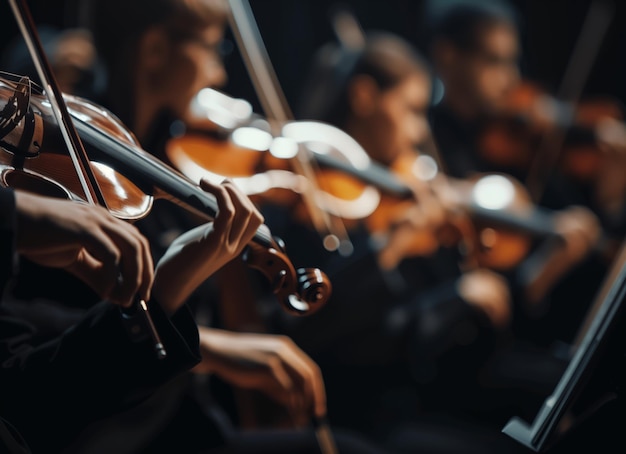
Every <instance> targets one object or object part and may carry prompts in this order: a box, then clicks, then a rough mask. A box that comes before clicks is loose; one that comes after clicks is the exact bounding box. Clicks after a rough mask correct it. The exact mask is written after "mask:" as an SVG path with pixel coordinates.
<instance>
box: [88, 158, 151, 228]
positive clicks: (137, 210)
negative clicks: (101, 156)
mask: <svg viewBox="0 0 626 454" xmlns="http://www.w3.org/2000/svg"><path fill="white" fill-rule="evenodd" d="M91 165H92V166H94V167H96V169H98V171H99V172H100V173H102V174H103V175H104V176H105V177H106V181H107V182H117V184H115V185H111V189H112V190H113V192H114V193H115V195H116V196H117V198H118V199H119V200H129V199H130V198H131V195H130V194H128V192H127V191H126V187H127V185H126V184H124V182H122V181H120V179H121V178H122V176H121V175H120V174H119V173H118V172H116V171H115V170H114V169H113V168H112V167H109V166H107V165H105V164H102V163H100V162H95V161H92V162H91ZM151 207H152V198H145V199H144V200H143V203H142V204H141V206H139V207H135V206H133V205H130V206H129V207H128V208H127V209H126V215H127V216H129V217H130V218H131V219H133V218H136V219H139V218H140V217H142V216H143V214H144V213H146V212H147V211H149V210H150V208H151Z"/></svg>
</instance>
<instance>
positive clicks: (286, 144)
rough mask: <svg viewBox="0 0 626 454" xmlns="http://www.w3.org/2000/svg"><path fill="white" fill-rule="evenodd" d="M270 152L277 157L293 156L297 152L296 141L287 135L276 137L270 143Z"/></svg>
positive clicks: (286, 157)
mask: <svg viewBox="0 0 626 454" xmlns="http://www.w3.org/2000/svg"><path fill="white" fill-rule="evenodd" d="M270 153H272V156H275V157H277V158H279V159H291V158H295V157H296V155H297V154H298V143H297V142H296V141H295V140H293V139H289V138H287V137H276V138H275V139H274V140H273V141H272V144H271V145H270Z"/></svg>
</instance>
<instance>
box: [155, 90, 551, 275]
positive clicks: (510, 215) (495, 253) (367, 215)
mask: <svg viewBox="0 0 626 454" xmlns="http://www.w3.org/2000/svg"><path fill="white" fill-rule="evenodd" d="M203 93H204V94H205V96H204V99H205V102H204V103H203V105H202V106H200V104H199V102H198V98H200V97H202V95H201V94H198V96H197V97H196V100H195V101H194V107H193V108H192V112H195V114H196V115H197V116H198V121H197V122H194V123H193V124H194V125H198V124H201V125H203V126H204V128H198V127H193V128H189V129H188V130H187V131H186V132H185V134H183V135H181V136H179V137H173V138H171V139H170V140H169V141H168V143H167V145H166V155H167V157H168V159H169V160H171V161H172V163H173V165H174V166H175V167H176V168H177V169H178V170H179V171H181V172H182V173H183V174H185V175H187V176H188V177H191V178H193V179H198V178H201V177H212V176H213V175H214V173H216V172H217V171H218V170H219V173H223V174H225V175H227V176H229V177H231V178H232V179H233V180H234V181H235V183H237V184H238V185H239V186H240V188H242V189H243V190H244V192H246V193H247V194H248V195H251V196H253V197H254V196H261V197H262V199H261V200H263V201H265V202H269V203H278V204H284V203H287V204H289V205H290V206H294V210H293V214H294V217H295V218H296V220H300V221H301V222H305V223H306V222H308V218H307V212H306V210H305V209H304V208H303V207H302V205H301V204H300V205H296V203H297V197H298V194H299V193H300V192H301V191H302V189H301V188H302V186H303V185H306V184H307V180H306V179H305V178H303V177H301V176H299V175H297V174H295V173H293V172H292V171H291V170H290V169H289V166H288V163H287V161H286V160H285V159H283V158H281V156H289V153H284V152H283V154H281V153H280V152H281V151H282V150H274V151H273V152H272V150H271V149H272V147H273V145H272V144H273V143H274V141H275V140H276V139H279V140H277V142H279V141H283V145H284V144H285V143H289V142H295V143H296V145H297V146H302V147H305V148H307V149H308V150H309V151H310V152H311V153H310V156H311V157H312V158H313V159H314V160H315V165H316V167H317V171H316V172H315V178H316V180H317V181H316V185H315V186H316V188H317V192H316V197H315V199H316V202H317V203H318V206H319V207H320V208H321V209H322V210H324V211H326V212H327V213H329V214H330V215H332V216H336V217H339V218H341V219H342V221H343V222H344V224H345V225H346V227H347V228H348V229H349V230H350V229H351V228H353V227H355V226H356V225H357V224H358V223H361V222H363V223H365V225H366V226H367V228H368V231H369V232H370V233H371V234H372V235H373V236H374V237H376V238H378V239H379V240H380V242H381V245H382V244H383V243H384V241H385V240H384V238H385V236H386V235H387V234H388V233H389V232H390V229H392V228H393V226H392V221H393V219H396V218H397V217H398V213H402V212H403V211H406V210H407V209H410V207H412V206H414V205H415V204H416V203H419V200H418V199H417V198H416V193H415V191H414V190H413V189H412V188H411V185H412V182H415V181H416V179H418V178H421V177H419V176H418V175H422V176H423V175H424V170H421V171H419V170H418V167H420V166H422V165H423V164H424V162H425V159H423V158H426V156H422V158H418V156H417V155H415V156H412V157H410V156H409V157H404V158H403V159H399V160H397V161H396V162H395V163H394V166H393V167H392V168H386V167H383V166H381V165H379V164H377V163H375V162H373V161H372V160H371V159H370V158H369V155H368V154H367V153H366V152H365V150H364V149H363V148H362V147H361V146H360V145H359V144H358V143H357V142H356V141H355V140H354V139H353V138H352V137H350V136H349V135H348V134H346V133H345V132H343V131H341V130H339V129H338V128H336V127H334V126H331V125H328V124H325V123H320V122H314V121H292V122H288V123H287V124H285V125H283V127H282V128H281V130H280V135H279V136H278V137H273V136H272V135H271V134H270V133H269V132H267V131H265V130H264V129H263V127H257V126H251V124H252V123H254V121H256V122H257V124H258V121H259V118H261V117H256V119H255V120H251V119H252V118H253V116H251V115H248V116H247V117H246V119H243V118H241V117H240V121H237V122H235V121H231V120H228V121H224V122H223V123H222V124H216V123H215V122H214V121H213V120H212V119H215V118H218V117H219V118H228V115H227V114H226V113H224V106H232V105H234V103H235V100H232V98H229V99H230V100H227V99H228V98H226V99H225V98H224V97H227V95H224V94H223V93H219V92H216V91H215V90H212V89H205V90H204V91H203ZM216 100H217V101H216ZM220 100H221V101H220ZM218 101H219V102H218ZM226 110H228V109H226ZM241 110H242V111H247V112H250V111H251V110H250V109H241ZM220 111H221V112H222V113H221V114H219V115H218V114H216V113H215V112H220ZM230 116H231V117H232V116H233V115H232V114H231V115H230ZM234 124H238V125H240V126H238V127H234V128H232V127H229V126H228V125H234ZM261 124H262V123H261ZM253 139H256V140H253ZM427 165H430V166H431V170H430V171H426V173H429V172H430V173H431V176H430V177H429V178H433V177H434V175H435V174H437V172H438V169H437V168H436V163H435V161H434V160H432V159H431V160H430V162H429V163H428V164H427ZM433 166H434V167H433ZM433 172H434V173H433ZM448 180H449V181H451V182H452V181H453V180H451V179H449V178H448ZM277 189H280V190H281V191H282V192H281V193H280V194H279V193H278V192H277ZM285 189H286V190H287V191H284V190H285ZM450 189H451V192H448V194H449V195H450V194H451V196H449V197H451V199H453V200H452V201H451V202H450V203H451V205H454V206H455V207H456V208H455V211H456V213H455V215H454V216H453V218H454V220H453V222H450V223H446V225H445V226H443V227H442V228H441V229H438V230H437V231H436V232H435V233H434V234H433V232H427V231H423V232H421V233H420V234H418V235H416V236H415V238H413V240H412V241H411V244H410V245H409V246H407V247H408V250H407V254H409V255H412V254H418V253H420V254H421V253H424V251H433V250H434V249H436V248H437V247H438V246H439V245H440V244H444V245H446V246H453V245H457V244H460V243H462V244H463V247H464V248H465V249H466V250H468V252H469V251H470V250H471V251H473V255H474V256H475V257H474V260H476V261H477V263H478V264H480V265H481V266H485V267H488V268H491V269H494V270H508V269H511V268H512V267H514V266H515V265H516V264H518V263H519V262H520V261H521V260H522V259H523V258H524V257H525V256H526V254H527V253H528V251H529V249H530V247H531V244H532V241H533V239H535V238H538V237H541V238H547V237H552V236H558V235H557V234H556V233H555V229H554V219H553V214H554V213H552V212H550V211H549V210H543V209H540V208H538V207H537V206H535V205H533V204H532V202H531V200H530V196H529V194H528V192H527V191H526V190H525V188H524V186H523V185H522V184H521V183H520V182H519V181H517V180H516V179H514V178H513V177H510V176H509V175H505V174H493V175H478V176H476V177H475V178H473V179H471V180H467V181H462V180H459V181H454V182H453V184H452V185H451V186H450ZM288 194H290V195H288ZM493 194H499V195H500V196H501V198H500V200H499V201H494V198H493ZM494 204H495V205H494ZM459 213H464V214H466V215H468V217H464V216H460V215H459Z"/></svg>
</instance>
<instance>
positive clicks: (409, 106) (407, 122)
mask: <svg viewBox="0 0 626 454" xmlns="http://www.w3.org/2000/svg"><path fill="white" fill-rule="evenodd" d="M430 91H431V86H430V80H429V79H428V77H427V76H426V75H425V74H421V73H414V74H412V75H410V76H408V77H406V78H405V79H404V80H403V81H401V82H400V83H399V84H396V85H395V86H393V87H391V88H390V89H388V90H385V91H379V92H378V94H377V96H376V98H375V103H374V108H373V110H372V113H371V115H369V116H368V117H366V118H364V119H363V121H365V122H366V123H365V125H364V126H365V131H367V132H366V134H367V135H368V138H367V142H368V143H367V144H363V146H364V148H365V149H366V150H367V152H368V153H369V154H370V156H371V158H372V159H374V160H375V161H378V162H380V163H381V164H385V165H389V164H391V163H392V162H393V161H394V160H395V159H396V158H397V157H398V156H400V155H406V154H407V153H415V151H416V149H417V147H418V146H419V145H421V144H422V143H423V142H424V141H425V140H426V138H427V137H428V134H429V127H428V119H427V116H426V113H427V109H428V107H429V104H430Z"/></svg>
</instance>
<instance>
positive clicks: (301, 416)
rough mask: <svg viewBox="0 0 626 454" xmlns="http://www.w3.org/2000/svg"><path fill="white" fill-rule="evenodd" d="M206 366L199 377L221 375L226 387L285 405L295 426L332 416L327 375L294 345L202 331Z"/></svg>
mask: <svg viewBox="0 0 626 454" xmlns="http://www.w3.org/2000/svg"><path fill="white" fill-rule="evenodd" d="M199 329H200V348H201V351H202V362H201V363H200V364H199V365H198V366H196V368H195V369H194V372H196V373H215V374H216V375H218V376H220V377H221V378H222V379H223V380H225V381H226V382H228V383H230V384H232V385H234V386H238V387H240V388H245V389H254V390H258V391H261V392H263V393H265V394H266V395H268V396H269V397H271V398H272V399H274V400H276V401H277V402H279V403H281V404H283V405H285V406H286V407H287V409H288V410H289V411H290V412H291V414H292V415H293V417H294V419H295V422H296V423H297V424H298V425H300V426H306V425H307V424H308V423H309V422H310V420H311V416H313V415H315V416H317V417H323V416H325V415H326V391H325V389H324V380H323V378H322V373H321V371H320V369H319V367H318V366H317V364H315V362H313V360H312V359H311V358H309V357H308V356H307V355H306V354H305V353H304V352H303V351H302V350H300V349H299V348H298V347H297V346H296V344H294V343H293V341H292V340H291V339H289V338H288V337H285V336H277V335H270V334H251V333H235V332H230V331H223V330H218V329H212V328H206V327H202V326H201V327H200V328H199Z"/></svg>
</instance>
